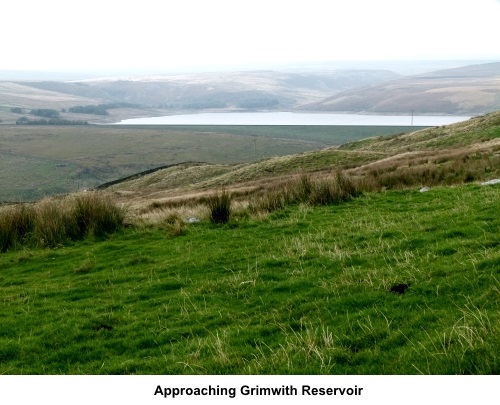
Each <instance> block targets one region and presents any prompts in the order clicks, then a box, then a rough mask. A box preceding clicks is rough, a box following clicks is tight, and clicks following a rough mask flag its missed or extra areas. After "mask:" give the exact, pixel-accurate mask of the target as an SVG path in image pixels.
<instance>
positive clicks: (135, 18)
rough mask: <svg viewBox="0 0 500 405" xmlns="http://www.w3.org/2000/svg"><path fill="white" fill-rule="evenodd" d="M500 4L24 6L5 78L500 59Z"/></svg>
mask: <svg viewBox="0 0 500 405" xmlns="http://www.w3.org/2000/svg"><path fill="white" fill-rule="evenodd" d="M499 21H500V1H499V0H418V1H406V0H304V1H302V0H301V1H295V0H286V1H281V0H241V1H239V0H138V1H129V0H120V1H114V0H98V1H95V0H85V1H78V2H77V1H68V0H43V1H40V0H21V1H4V2H3V3H2V7H1V22H0V37H1V38H2V47H1V50H0V70H1V69H4V70H5V69H10V70H12V69H13V70H39V69H41V70H57V71H63V70H79V71H83V70H95V69H122V70H123V69H140V68H147V69H150V70H151V69H158V71H160V70H165V71H166V70H172V71H173V70H176V69H180V68H193V69H198V68H203V67H206V66H224V65H231V66H243V65H246V64H252V65H259V64H261V65H266V64H269V65H272V64H275V63H280V64H282V63H297V62H301V61H336V60H400V59H405V60H415V59H471V60H473V59H497V60H500V30H499V25H498V24H499Z"/></svg>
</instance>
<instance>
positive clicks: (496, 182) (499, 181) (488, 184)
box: [481, 179, 500, 186]
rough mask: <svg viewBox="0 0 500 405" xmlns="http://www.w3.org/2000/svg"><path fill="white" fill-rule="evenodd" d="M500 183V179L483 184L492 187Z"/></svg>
mask: <svg viewBox="0 0 500 405" xmlns="http://www.w3.org/2000/svg"><path fill="white" fill-rule="evenodd" d="M498 183H500V179H493V180H488V181H485V182H483V183H481V185H482V186H491V185H493V184H498Z"/></svg>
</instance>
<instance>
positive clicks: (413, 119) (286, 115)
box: [113, 112, 471, 126]
mask: <svg viewBox="0 0 500 405" xmlns="http://www.w3.org/2000/svg"><path fill="white" fill-rule="evenodd" d="M470 118H471V117H470V116H450V115H413V116H412V115H382V114H359V113H356V114H354V113H352V114H347V113H342V114H331V113H321V112H311V113H299V112H203V113H194V114H192V113H191V114H189V113H185V114H172V115H162V116H157V117H143V118H131V119H125V120H121V121H119V122H116V123H114V124H113V125H304V126H307V125H332V126H335V125H360V126H379V125H380V126H441V125H449V124H453V123H456V122H462V121H466V120H468V119H470Z"/></svg>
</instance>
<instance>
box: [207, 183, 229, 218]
mask: <svg viewBox="0 0 500 405" xmlns="http://www.w3.org/2000/svg"><path fill="white" fill-rule="evenodd" d="M231 200H232V198H231V194H230V193H228V192H227V191H226V190H225V189H222V191H221V192H220V193H216V194H213V195H211V196H210V197H208V200H207V204H208V208H209V210H210V222H212V223H213V224H226V223H228V222H229V217H230V216H231Z"/></svg>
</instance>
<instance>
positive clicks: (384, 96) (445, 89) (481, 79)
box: [303, 63, 500, 115]
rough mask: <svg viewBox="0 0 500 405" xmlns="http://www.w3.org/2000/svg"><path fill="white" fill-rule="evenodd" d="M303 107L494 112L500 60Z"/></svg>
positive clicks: (498, 103)
mask: <svg viewBox="0 0 500 405" xmlns="http://www.w3.org/2000/svg"><path fill="white" fill-rule="evenodd" d="M303 109H304V110H313V111H329V112H341V111H342V112H372V113H408V112H409V111H411V110H413V111H415V112H416V113H418V114H457V115H476V114H483V113H487V112H492V111H496V110H498V109H500V63H487V64H480V65H471V66H465V67H460V68H454V69H445V70H439V71H436V72H431V73H427V74H423V75H418V76H410V77H404V78H399V79H396V80H392V81H387V82H384V83H378V84H375V85H370V86H366V87H363V88H358V89H355V90H349V91H345V92H342V93H340V94H336V95H333V96H332V97H328V98H326V99H325V100H322V101H320V102H316V103H311V104H309V105H307V106H304V107H303Z"/></svg>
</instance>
